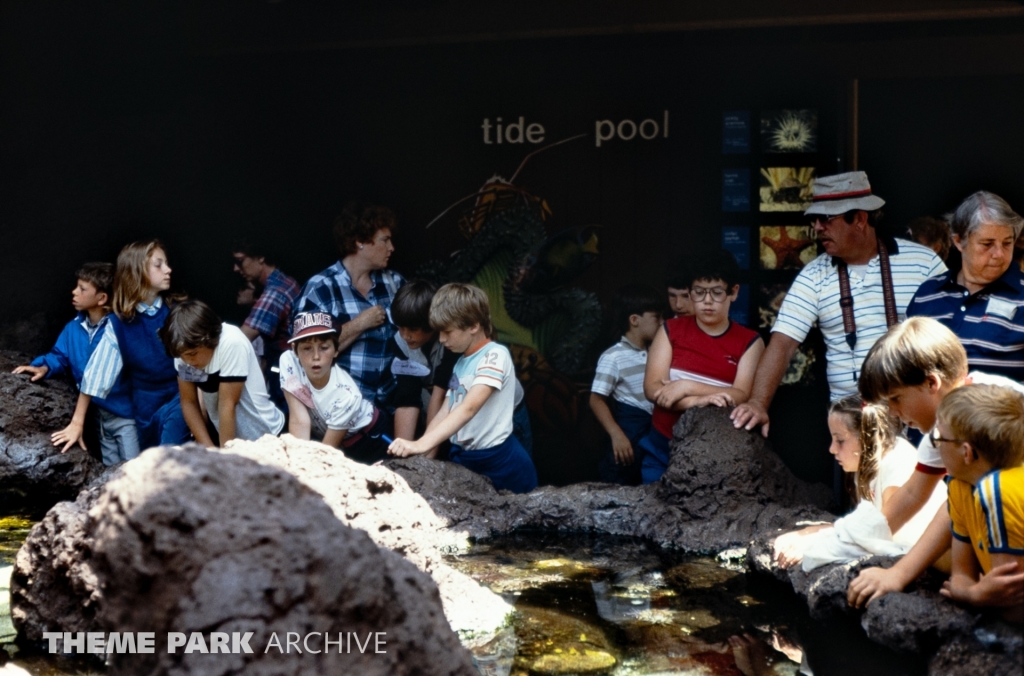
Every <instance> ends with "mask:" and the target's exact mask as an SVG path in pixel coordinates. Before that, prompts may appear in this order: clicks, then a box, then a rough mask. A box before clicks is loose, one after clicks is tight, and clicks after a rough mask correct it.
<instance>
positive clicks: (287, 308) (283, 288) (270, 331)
mask: <svg viewBox="0 0 1024 676" xmlns="http://www.w3.org/2000/svg"><path fill="white" fill-rule="evenodd" d="M298 297H299V285H298V284H297V283H296V282H295V280H294V279H292V278H291V277H289V276H288V275H286V274H284V273H283V272H281V271H280V270H276V269H275V270H274V271H273V272H271V273H270V275H269V276H268V277H267V283H266V284H265V285H264V286H263V293H261V294H260V297H259V298H258V299H257V300H256V303H255V304H254V305H253V306H252V311H251V312H249V316H248V317H247V318H246V320H245V325H246V326H248V327H250V328H253V329H255V330H257V331H259V332H260V335H262V336H263V338H264V340H268V341H270V342H271V343H273V345H274V346H275V347H276V348H277V351H278V352H283V351H284V350H287V349H288V334H289V333H290V332H291V314H292V306H293V305H294V304H295V299H296V298H298Z"/></svg>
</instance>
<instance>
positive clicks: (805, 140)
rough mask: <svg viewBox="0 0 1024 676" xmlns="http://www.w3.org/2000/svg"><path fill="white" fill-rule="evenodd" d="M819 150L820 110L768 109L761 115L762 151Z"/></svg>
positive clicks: (806, 151)
mask: <svg viewBox="0 0 1024 676" xmlns="http://www.w3.org/2000/svg"><path fill="white" fill-rule="evenodd" d="M817 151H818V111H816V110H813V109H803V110H767V111H765V112H764V113H763V114H762V115H761V152H764V153H813V152H817Z"/></svg>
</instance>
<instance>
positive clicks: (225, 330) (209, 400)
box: [160, 299, 284, 447]
mask: <svg viewBox="0 0 1024 676" xmlns="http://www.w3.org/2000/svg"><path fill="white" fill-rule="evenodd" d="M160 339H161V340H163V341H164V347H165V348H166V349H167V354H168V355H170V356H171V357H173V358H174V368H175V369H177V371H178V390H179V392H180V393H181V413H182V415H183V416H185V422H186V423H187V424H188V427H189V429H190V430H192V436H194V437H195V439H196V441H197V442H199V443H200V444H202V445H204V446H209V447H212V446H215V445H218V446H223V445H224V444H226V443H227V442H228V441H230V440H232V439H249V440H256V439H259V438H260V437H262V436H263V435H264V434H273V435H277V434H278V433H279V432H280V431H281V428H282V427H284V414H283V413H281V410H280V409H279V408H277V406H275V405H274V402H273V401H271V400H270V395H269V394H268V393H267V385H266V381H265V380H264V379H263V370H262V369H261V368H260V360H259V358H257V357H256V351H255V350H254V349H253V347H252V343H251V342H249V337H248V336H246V335H245V334H244V333H242V330H241V329H240V328H238V327H237V326H233V325H231V324H225V323H222V322H221V321H220V317H218V316H217V313H216V312H214V311H213V309H212V308H211V307H210V306H209V305H207V304H206V303H204V302H203V301H201V300H194V299H193V300H186V301H183V302H181V303H178V304H177V305H175V306H174V307H173V308H171V312H170V314H168V315H167V320H166V321H165V322H164V327H163V328H162V329H161V330H160ZM200 392H201V393H202V394H201V395H200ZM200 396H201V397H202V401H203V407H202V408H200V406H199V399H200ZM204 410H205V412H206V415H204V414H203V411H204ZM207 418H209V421H210V423H211V424H212V425H213V427H214V429H216V430H217V436H218V443H217V444H214V443H213V438H212V437H211V436H210V432H209V430H208V429H207V427H206V421H207Z"/></svg>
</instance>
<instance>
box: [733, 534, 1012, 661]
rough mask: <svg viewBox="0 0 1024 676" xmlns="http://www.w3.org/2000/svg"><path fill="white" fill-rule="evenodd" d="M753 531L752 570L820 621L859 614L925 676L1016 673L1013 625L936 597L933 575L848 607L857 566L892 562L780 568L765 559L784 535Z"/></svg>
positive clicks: (870, 632) (871, 633) (876, 559)
mask: <svg viewBox="0 0 1024 676" xmlns="http://www.w3.org/2000/svg"><path fill="white" fill-rule="evenodd" d="M794 527H795V523H794V524H789V525H788V526H787V527H785V528H778V529H769V530H766V531H762V532H761V533H758V534H757V536H756V537H755V538H754V540H753V542H751V544H750V547H749V548H748V549H747V562H748V565H749V566H750V567H751V569H752V570H754V571H755V572H759V573H764V574H767V575H771V576H773V577H775V578H776V579H777V580H780V581H782V582H784V583H787V584H789V585H791V586H792V587H793V591H795V592H796V594H797V595H798V596H800V597H801V598H803V599H804V600H805V601H806V602H807V606H808V608H809V609H810V612H811V616H812V617H814V618H815V619H818V620H828V619H831V618H835V617H840V616H853V617H857V616H860V623H861V626H862V627H863V628H864V632H865V633H866V634H867V636H868V638H870V639H871V640H873V641H875V642H876V643H880V644H882V645H884V646H887V647H889V648H892V649H893V650H895V651H897V652H900V653H908V654H913V655H917V656H919V657H921V658H925V659H928V660H929V668H928V671H929V673H931V674H965V675H966V674H1019V673H1020V671H1021V667H1022V666H1024V647H1022V644H1024V636H1022V633H1021V631H1020V628H1013V627H1011V626H1010V625H1008V624H1006V623H1004V622H1002V621H1000V620H998V619H995V618H993V617H991V616H986V615H982V614H980V613H977V612H975V611H974V610H973V609H970V608H965V607H962V606H959V605H957V604H954V603H952V602H951V601H949V600H947V599H945V598H943V597H942V596H941V595H940V594H939V593H938V589H939V588H940V587H941V586H942V582H941V578H940V577H939V576H937V575H935V574H933V573H926V574H925V575H923V576H922V577H921V578H920V579H918V580H916V581H915V582H914V583H912V584H911V585H910V586H908V587H907V589H906V590H905V591H904V592H903V593H894V594H889V595H887V596H884V597H882V598H880V599H877V600H875V601H873V602H872V603H870V604H868V606H867V608H866V609H864V610H863V611H862V610H858V609H856V608H851V607H850V605H849V604H848V603H847V601H846V590H847V587H848V586H849V584H850V581H851V580H853V578H855V577H856V576H857V573H859V572H860V571H861V570H862V569H864V568H869V567H872V566H881V567H883V568H889V567H890V566H892V565H893V564H894V563H895V562H896V560H897V559H895V558H892V557H882V556H872V557H867V558H865V559H863V560H860V561H856V562H852V563H848V564H841V565H829V566H822V567H821V568H817V569H815V570H812V571H811V572H810V573H804V572H803V571H802V570H801V569H800V567H799V566H797V567H796V568H791V569H789V570H782V569H780V568H779V567H778V566H777V565H775V562H774V561H773V558H772V551H773V550H772V543H773V542H774V540H775V538H776V537H777V536H778V535H779V534H781V533H783V532H785V531H788V530H793V528H794Z"/></svg>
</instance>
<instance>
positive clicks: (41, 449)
mask: <svg viewBox="0 0 1024 676" xmlns="http://www.w3.org/2000/svg"><path fill="white" fill-rule="evenodd" d="M31 359H32V358H31V357H30V356H29V355H26V354H22V353H20V352H11V351H8V350H0V505H3V506H4V507H5V508H13V507H21V506H25V505H30V506H39V505H42V506H43V508H44V509H45V508H46V507H48V506H50V505H52V504H54V503H55V502H57V501H58V500H74V499H75V496H76V495H78V492H79V491H81V490H82V489H83V488H85V487H86V485H87V484H88V483H89V482H90V481H92V480H93V479H95V478H96V477H97V476H98V475H99V474H100V473H101V472H102V471H103V465H102V463H100V462H99V461H97V460H95V459H94V458H92V457H91V456H90V455H89V453H87V452H86V451H83V450H82V449H80V448H78V447H77V446H76V447H75V448H73V449H71V450H69V451H68V452H67V453H60V452H59V451H58V449H56V448H54V446H53V444H52V443H50V435H51V434H53V433H54V432H56V431H57V430H61V429H64V428H65V427H67V425H68V423H69V422H71V414H72V413H73V412H74V410H75V401H76V400H77V397H78V394H77V392H75V389H74V388H73V387H71V385H69V384H68V383H66V382H64V381H62V380H42V381H39V382H37V383H33V382H29V376H28V375H14V374H12V373H11V371H12V370H13V369H14V368H15V367H16V366H19V365H21V364H27V363H29V361H30V360H31Z"/></svg>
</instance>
